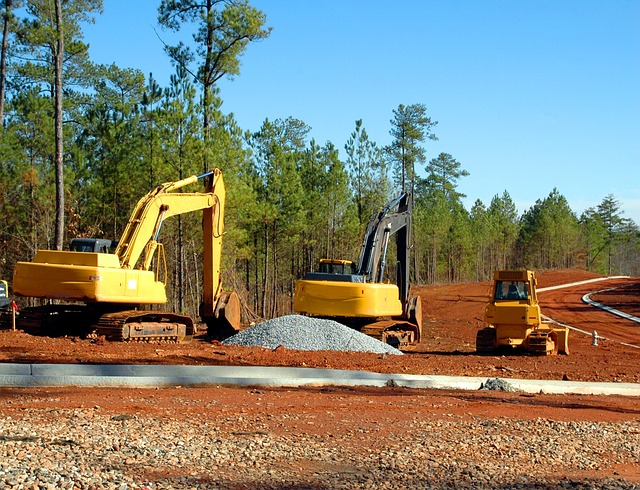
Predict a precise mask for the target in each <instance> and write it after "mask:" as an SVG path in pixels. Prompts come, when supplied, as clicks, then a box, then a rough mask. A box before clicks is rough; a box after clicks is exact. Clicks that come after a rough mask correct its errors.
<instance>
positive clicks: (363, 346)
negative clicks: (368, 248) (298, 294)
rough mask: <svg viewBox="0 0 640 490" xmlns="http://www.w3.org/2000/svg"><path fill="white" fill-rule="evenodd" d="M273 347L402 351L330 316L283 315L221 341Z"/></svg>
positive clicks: (384, 352)
mask: <svg viewBox="0 0 640 490" xmlns="http://www.w3.org/2000/svg"><path fill="white" fill-rule="evenodd" d="M222 343H223V344H225V345H244V346H255V347H265V348H267V349H275V348H277V347H279V346H283V347H285V348H287V349H292V350H309V351H323V350H334V351H349V352H371V353H374V354H395V355H402V352H401V351H400V350H398V349H396V348H395V347H393V346H391V345H389V344H385V343H384V342H381V341H379V340H377V339H374V338H373V337H369V336H368V335H365V334H363V333H361V332H358V331H357V330H354V329H352V328H349V327H347V326H345V325H343V324H341V323H338V322H336V321H333V320H324V319H320V318H312V317H307V316H303V315H286V316H281V317H278V318H274V319H272V320H267V321H264V322H261V323H257V324H255V325H253V326H251V327H249V328H247V329H246V330H242V331H241V332H239V333H237V334H235V335H233V336H231V337H229V338H228V339H226V340H224V341H223V342H222Z"/></svg>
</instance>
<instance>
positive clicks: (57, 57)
mask: <svg viewBox="0 0 640 490" xmlns="http://www.w3.org/2000/svg"><path fill="white" fill-rule="evenodd" d="M55 8H56V35H57V40H56V48H55V54H54V61H55V68H54V70H55V82H54V99H55V115H54V119H55V145H56V152H55V168H56V235H55V236H56V237H55V241H56V243H55V246H56V249H57V250H62V247H63V244H64V165H63V164H64V161H63V151H64V147H63V145H64V141H63V134H62V115H63V114H62V111H63V105H62V98H63V94H62V62H63V59H64V33H63V29H62V4H61V0H56V6H55Z"/></svg>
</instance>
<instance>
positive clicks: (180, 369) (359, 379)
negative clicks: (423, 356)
mask: <svg viewBox="0 0 640 490" xmlns="http://www.w3.org/2000/svg"><path fill="white" fill-rule="evenodd" d="M493 379H495V378H493ZM487 381H489V379H488V378H483V377H466V376H429V375H408V374H381V373H372V372H366V371H347V370H338V369H316V368H284V367H260V366H164V365H163V366H153V365H111V364H12V363H6V364H0V386H1V387H15V388H32V387H61V386H81V387H114V388H115V387H118V388H122V387H125V388H126V387H128V388H156V387H171V386H190V387H204V386H272V387H275V386H278V387H300V386H401V387H406V388H421V389H425V388H427V389H453V390H479V389H480V388H481V386H482V385H483V384H485V383H487ZM501 381H503V383H500V385H501V386H502V387H506V388H507V389H508V391H512V390H513V391H522V392H526V393H549V394H568V393H572V394H584V395H623V396H640V384H637V383H601V382H596V383H587V382H578V381H549V380H528V379H510V378H502V379H501Z"/></svg>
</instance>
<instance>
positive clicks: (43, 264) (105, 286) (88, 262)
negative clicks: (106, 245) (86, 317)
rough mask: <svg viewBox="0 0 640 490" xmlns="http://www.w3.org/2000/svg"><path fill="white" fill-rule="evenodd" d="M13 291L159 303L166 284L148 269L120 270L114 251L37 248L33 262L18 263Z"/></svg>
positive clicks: (85, 299) (70, 298) (59, 297)
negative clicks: (68, 250)
mask: <svg viewBox="0 0 640 490" xmlns="http://www.w3.org/2000/svg"><path fill="white" fill-rule="evenodd" d="M13 284H14V290H15V291H16V294H19V295H21V296H29V297H34V298H46V299H57V300H66V301H82V302H87V303H94V302H98V303H123V304H162V303H166V301H167V297H166V294H165V285H164V283H163V282H161V281H157V280H156V277H155V273H154V272H153V271H148V270H138V269H122V268H121V267H120V261H119V260H118V256H117V255H115V254H103V253H96V252H66V251H56V250H39V251H38V252H37V253H36V256H35V258H34V260H33V262H19V263H18V264H16V268H15V270H14V275H13Z"/></svg>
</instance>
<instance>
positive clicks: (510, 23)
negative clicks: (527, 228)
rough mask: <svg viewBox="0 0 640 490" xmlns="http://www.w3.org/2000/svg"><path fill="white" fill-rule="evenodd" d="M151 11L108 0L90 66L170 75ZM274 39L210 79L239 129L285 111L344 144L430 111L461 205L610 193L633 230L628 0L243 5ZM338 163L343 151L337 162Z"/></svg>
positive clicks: (385, 137) (638, 21)
mask: <svg viewBox="0 0 640 490" xmlns="http://www.w3.org/2000/svg"><path fill="white" fill-rule="evenodd" d="M159 3H160V2H159V1H150V0H137V1H135V2H131V0H104V4H105V5H104V13H103V14H102V15H101V16H98V17H97V18H96V22H95V24H94V25H91V26H87V27H86V28H85V39H86V41H87V42H89V43H90V46H91V48H90V53H91V57H92V59H93V60H94V61H96V62H100V63H116V64H117V65H118V66H120V67H131V68H138V69H140V70H142V71H143V72H144V73H145V74H146V75H148V74H149V73H150V72H153V74H154V77H155V78H156V79H157V80H158V81H159V83H160V84H161V85H162V86H166V85H167V84H168V80H169V76H170V74H171V73H172V72H173V68H172V67H171V65H170V63H169V61H168V59H167V58H166V56H165V55H164V53H163V50H162V43H161V41H160V40H159V39H158V35H159V36H160V37H162V38H163V39H164V40H165V41H166V42H168V43H174V42H175V41H176V40H177V39H182V40H184V41H185V42H188V41H190V37H189V36H188V34H186V33H185V34H180V35H177V36H176V35H175V34H173V33H170V32H166V31H163V30H162V29H161V28H159V27H158V26H157V21H156V17H157V15H156V10H157V6H158V5H159ZM251 3H252V5H254V6H255V7H257V8H259V9H260V10H262V11H263V12H265V13H266V15H267V18H268V23H267V24H268V25H269V26H271V27H272V28H273V32H272V34H271V37H270V38H268V39H267V40H264V41H262V42H260V43H255V44H253V45H250V46H249V48H248V50H247V51H246V53H245V55H244V56H243V57H242V67H241V73H240V76H239V77H236V78H235V79H234V80H223V81H222V83H221V84H220V88H221V96H222V98H223V100H224V106H223V109H224V110H225V111H226V112H233V113H234V114H235V116H236V119H237V121H238V122H239V124H240V126H241V127H242V128H244V129H247V130H252V131H255V130H257V129H259V127H260V125H261V123H262V122H263V121H264V119H265V118H269V119H271V120H273V119H275V118H286V117H288V116H293V117H295V118H297V119H300V120H302V121H304V122H305V123H306V124H308V125H309V126H311V128H312V130H311V137H312V138H314V139H315V140H316V141H317V142H318V143H320V144H323V143H325V142H326V141H331V142H332V143H334V145H335V146H336V147H338V148H340V149H341V150H342V149H343V147H344V144H345V142H346V141H347V139H348V138H349V136H350V134H351V133H352V132H353V130H354V128H355V121H356V120H357V119H363V124H364V127H365V129H366V130H367V132H368V133H369V136H370V138H371V139H372V140H373V141H375V142H376V143H378V145H380V146H383V145H386V144H388V143H389V142H390V140H391V137H390V136H389V129H390V122H389V121H390V120H391V118H392V117H393V114H392V111H393V110H394V109H395V108H397V107H398V105H399V104H405V105H408V104H413V103H422V104H425V105H426V107H427V110H428V115H429V116H430V117H431V118H432V119H433V120H435V121H438V125H437V126H436V128H435V133H436V135H437V136H438V138H439V140H438V141H436V142H432V141H428V142H427V143H426V144H425V147H426V149H427V158H428V159H431V158H435V157H436V156H437V155H438V154H439V153H441V152H446V153H449V154H451V155H452V156H453V157H454V158H456V159H457V160H458V161H459V162H460V163H461V165H462V168H464V169H466V170H467V171H468V172H469V173H470V175H469V176H468V177H464V178H462V179H461V180H460V182H459V188H458V189H459V191H460V192H463V193H465V194H467V199H465V204H466V206H467V208H470V206H471V205H472V204H473V203H474V201H475V200H476V199H480V200H482V201H483V202H484V203H485V205H488V204H489V203H490V201H491V199H492V198H493V197H494V196H495V195H497V194H499V195H501V194H502V193H503V192H504V191H505V190H506V191H508V192H509V194H510V195H511V198H512V199H513V200H514V201H515V203H516V205H517V207H518V212H519V213H520V214H521V213H522V212H524V211H525V210H527V209H528V208H529V207H530V206H532V205H533V204H534V202H535V201H536V199H544V198H545V197H547V196H548V195H549V193H550V192H551V191H552V190H553V188H554V187H555V188H557V189H558V191H559V192H560V193H561V194H562V195H564V196H565V197H566V198H567V199H568V201H569V204H570V205H571V208H572V209H573V211H575V212H576V213H577V214H578V215H580V214H581V213H582V211H584V210H585V209H586V208H588V207H591V206H597V205H598V204H599V203H600V202H601V201H602V199H603V198H604V197H605V196H607V195H609V194H613V195H614V196H615V197H616V198H617V199H618V200H619V201H620V203H621V207H622V209H623V210H624V215H623V216H625V217H627V218H631V219H633V220H634V221H635V222H636V223H637V224H640V169H639V167H640V27H639V26H640V2H639V1H637V0H626V1H625V0H601V1H589V0H580V1H578V0H519V1H511V0H500V1H498V0H486V1H480V0H477V1H472V0H464V1H463V0H449V1H444V0H441V1H429V0H385V1H382V0H324V1H311V0H252V1H251ZM342 155H343V156H344V152H342Z"/></svg>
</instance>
